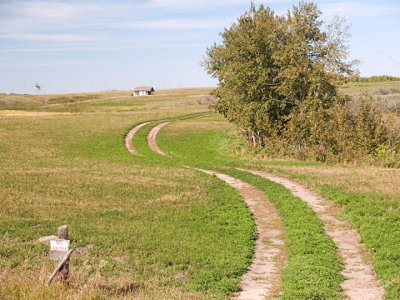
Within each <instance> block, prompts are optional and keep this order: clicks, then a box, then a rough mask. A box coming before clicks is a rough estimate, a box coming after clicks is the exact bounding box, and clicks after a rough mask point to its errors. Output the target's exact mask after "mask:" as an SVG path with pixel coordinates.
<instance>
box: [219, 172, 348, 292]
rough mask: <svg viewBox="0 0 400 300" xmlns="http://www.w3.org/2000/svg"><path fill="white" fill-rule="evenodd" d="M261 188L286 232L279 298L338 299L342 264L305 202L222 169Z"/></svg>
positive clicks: (260, 181) (249, 176)
mask: <svg viewBox="0 0 400 300" xmlns="http://www.w3.org/2000/svg"><path fill="white" fill-rule="evenodd" d="M221 172H224V173H226V174H229V175H231V176H234V177H236V178H240V179H242V180H244V181H246V182H248V183H249V184H252V185H254V186H256V187H257V188H259V189H260V190H262V191H264V193H265V194H266V195H267V197H268V199H269V200H270V201H271V202H272V203H274V204H275V206H276V208H277V210H278V213H279V215H280V216H281V218H282V221H283V224H284V226H285V227H286V231H287V246H288V249H289V257H288V262H287V265H286V267H285V268H284V270H283V278H282V282H281V287H282V290H283V295H282V299H337V298H339V297H340V294H339V292H340V291H341V287H340V282H341V281H343V279H344V278H343V276H342V275H341V269H342V263H341V261H340V259H339V257H338V256H337V254H336V247H335V245H334V243H333V242H332V240H331V239H330V238H329V237H328V236H327V235H326V233H325V231H324V228H323V224H322V223H321V221H320V220H319V219H318V218H317V217H316V215H315V213H314V212H313V211H312V210H311V208H309V207H308V206H307V204H306V203H305V202H303V201H302V200H300V199H299V198H297V197H295V196H293V195H292V194H291V193H290V191H289V190H287V189H285V188H284V187H283V186H282V185H280V184H277V183H274V182H271V181H269V180H267V179H264V178H261V177H258V176H255V175H252V174H249V173H246V172H242V171H238V170H232V169H230V170H226V169H224V170H221Z"/></svg>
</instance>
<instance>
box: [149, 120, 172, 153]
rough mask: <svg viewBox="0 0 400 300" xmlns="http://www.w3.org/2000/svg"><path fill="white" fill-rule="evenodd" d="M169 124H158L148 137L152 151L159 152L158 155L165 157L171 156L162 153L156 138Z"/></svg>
mask: <svg viewBox="0 0 400 300" xmlns="http://www.w3.org/2000/svg"><path fill="white" fill-rule="evenodd" d="M168 123H169V122H164V123H161V124H158V125H157V126H156V127H153V128H152V129H151V130H150V132H149V134H148V135H147V144H148V145H149V147H150V149H151V150H153V151H154V152H157V153H158V154H161V155H164V156H169V155H168V154H165V153H164V152H162V151H161V149H160V148H158V146H157V143H156V136H157V133H158V132H159V131H160V129H161V128H162V127H163V126H165V125H167V124H168Z"/></svg>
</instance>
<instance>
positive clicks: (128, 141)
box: [125, 122, 150, 156]
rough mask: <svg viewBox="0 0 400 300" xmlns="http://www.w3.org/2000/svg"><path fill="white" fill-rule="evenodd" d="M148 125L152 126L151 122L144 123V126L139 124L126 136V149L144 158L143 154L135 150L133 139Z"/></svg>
mask: <svg viewBox="0 0 400 300" xmlns="http://www.w3.org/2000/svg"><path fill="white" fill-rule="evenodd" d="M147 124H150V122H145V123H142V124H139V125H137V126H135V127H133V128H132V129H131V130H129V132H128V134H127V135H126V136H125V148H126V149H127V150H128V151H129V152H130V153H132V154H133V155H138V156H143V155H142V154H140V153H139V152H137V150H136V149H135V148H133V145H132V138H133V136H134V135H135V133H136V132H137V131H138V130H139V129H140V128H142V127H143V126H145V125H147Z"/></svg>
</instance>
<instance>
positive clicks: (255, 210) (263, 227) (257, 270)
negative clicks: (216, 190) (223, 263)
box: [196, 169, 287, 300]
mask: <svg viewBox="0 0 400 300" xmlns="http://www.w3.org/2000/svg"><path fill="white" fill-rule="evenodd" d="M196 170H198V171H201V172H204V173H207V174H209V175H215V176H216V177H218V178H219V179H221V180H223V181H225V182H226V183H227V184H229V185H230V186H232V187H233V188H235V189H236V191H237V192H239V194H240V195H241V196H242V198H243V200H244V201H245V202H246V203H247V205H248V207H249V209H250V211H251V213H252V214H253V216H254V218H255V223H256V228H257V240H256V245H255V248H254V257H253V260H252V262H251V264H250V266H249V268H248V270H247V272H246V273H244V274H243V275H242V278H241V281H240V283H239V286H240V288H241V291H240V292H238V293H236V294H235V296H234V297H235V299H247V300H257V299H265V298H266V297H267V296H268V297H277V296H278V295H279V292H280V289H279V284H280V279H281V270H282V269H283V267H284V265H285V264H286V260H287V255H286V254H287V251H286V246H285V238H286V236H285V230H284V227H283V225H282V222H281V219H280V217H279V215H278V213H277V211H276V208H275V206H274V205H273V204H272V203H271V202H270V201H269V200H268V199H267V197H266V196H265V194H264V193H263V192H262V191H261V190H259V189H257V188H256V187H254V186H252V185H250V184H248V183H246V182H243V181H242V180H240V179H237V178H234V177H231V176H228V175H225V174H222V173H217V172H214V171H209V170H204V169H196Z"/></svg>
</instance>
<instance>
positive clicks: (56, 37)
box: [0, 33, 103, 42]
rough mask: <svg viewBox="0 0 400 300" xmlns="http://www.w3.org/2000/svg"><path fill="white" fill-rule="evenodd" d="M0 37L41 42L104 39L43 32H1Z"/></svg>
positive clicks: (94, 36) (93, 36) (95, 36)
mask: <svg viewBox="0 0 400 300" xmlns="http://www.w3.org/2000/svg"><path fill="white" fill-rule="evenodd" d="M0 38H3V39H12V40H23V41H40V42H79V41H97V40H101V39H103V37H100V36H97V35H83V34H42V33H11V34H0Z"/></svg>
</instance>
